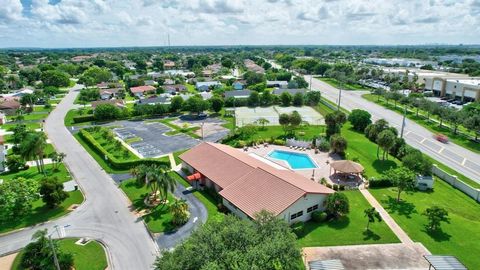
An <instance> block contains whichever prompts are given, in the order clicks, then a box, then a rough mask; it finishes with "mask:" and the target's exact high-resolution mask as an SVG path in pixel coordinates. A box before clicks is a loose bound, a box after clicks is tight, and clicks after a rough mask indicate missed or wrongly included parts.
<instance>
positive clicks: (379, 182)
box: [369, 178, 393, 188]
mask: <svg viewBox="0 0 480 270" xmlns="http://www.w3.org/2000/svg"><path fill="white" fill-rule="evenodd" d="M392 185H393V184H392V182H391V181H390V180H389V179H386V178H383V179H375V178H371V179H370V180H369V186H370V187H373V188H382V187H391V186H392Z"/></svg>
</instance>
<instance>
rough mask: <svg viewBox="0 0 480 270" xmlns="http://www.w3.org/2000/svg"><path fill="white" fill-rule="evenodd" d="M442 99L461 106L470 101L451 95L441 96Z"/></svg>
mask: <svg viewBox="0 0 480 270" xmlns="http://www.w3.org/2000/svg"><path fill="white" fill-rule="evenodd" d="M440 99H441V100H443V101H445V102H448V103H450V104H454V105H460V106H462V105H465V104H468V103H469V102H468V101H462V100H458V99H455V98H450V97H442V98H440Z"/></svg>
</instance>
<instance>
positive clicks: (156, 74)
mask: <svg viewBox="0 0 480 270" xmlns="http://www.w3.org/2000/svg"><path fill="white" fill-rule="evenodd" d="M147 76H148V77H151V78H152V79H154V80H156V79H158V78H161V77H163V76H164V75H163V74H162V73H160V72H156V71H151V72H148V73H147Z"/></svg>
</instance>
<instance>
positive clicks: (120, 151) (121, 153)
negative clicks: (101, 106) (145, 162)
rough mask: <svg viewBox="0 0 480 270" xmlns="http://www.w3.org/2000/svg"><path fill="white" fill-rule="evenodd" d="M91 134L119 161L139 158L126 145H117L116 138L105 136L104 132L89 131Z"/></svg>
mask: <svg viewBox="0 0 480 270" xmlns="http://www.w3.org/2000/svg"><path fill="white" fill-rule="evenodd" d="M88 133H89V134H90V135H92V137H93V138H94V139H95V140H96V141H97V142H98V143H99V144H100V145H101V146H102V147H103V148H104V149H105V150H106V151H107V152H108V153H109V155H111V156H113V157H115V158H116V159H118V160H119V161H132V160H138V159H139V158H138V157H137V156H136V155H134V154H133V153H132V152H130V150H128V149H127V148H126V147H125V146H123V145H119V146H117V145H116V143H115V142H117V141H116V140H110V139H107V138H105V137H104V135H103V134H102V132H94V131H88Z"/></svg>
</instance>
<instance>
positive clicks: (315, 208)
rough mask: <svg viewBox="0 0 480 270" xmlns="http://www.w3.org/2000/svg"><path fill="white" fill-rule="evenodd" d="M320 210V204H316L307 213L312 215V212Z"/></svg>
mask: <svg viewBox="0 0 480 270" xmlns="http://www.w3.org/2000/svg"><path fill="white" fill-rule="evenodd" d="M317 209H318V204H315V205H314V206H311V207H309V208H307V213H310V212H312V211H315V210H317Z"/></svg>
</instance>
